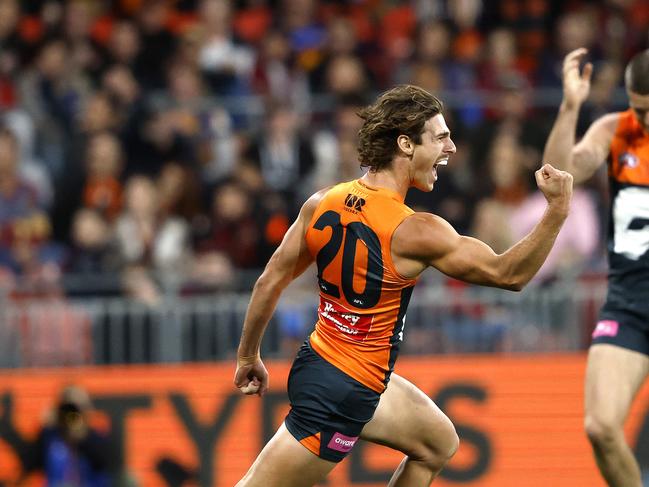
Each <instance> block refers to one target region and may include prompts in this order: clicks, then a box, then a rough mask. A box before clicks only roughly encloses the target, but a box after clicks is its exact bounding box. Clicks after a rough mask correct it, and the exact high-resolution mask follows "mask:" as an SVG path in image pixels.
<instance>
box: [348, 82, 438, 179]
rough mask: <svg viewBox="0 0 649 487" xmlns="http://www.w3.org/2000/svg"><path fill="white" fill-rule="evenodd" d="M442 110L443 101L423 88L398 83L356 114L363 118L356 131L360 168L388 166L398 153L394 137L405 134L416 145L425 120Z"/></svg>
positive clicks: (373, 169) (376, 169)
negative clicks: (361, 124) (359, 127)
mask: <svg viewBox="0 0 649 487" xmlns="http://www.w3.org/2000/svg"><path fill="white" fill-rule="evenodd" d="M439 113H442V102H441V101H439V100H438V99H437V98H436V97H434V96H433V95H431V94H430V93H428V92H427V91H426V90H424V89H422V88H419V87H418V86H413V85H399V86H396V87H395V88H392V89H391V90H389V91H386V92H385V93H383V94H382V95H381V96H380V97H379V98H378V99H377V100H376V102H374V103H373V104H372V105H370V106H368V107H365V108H363V109H362V110H361V111H360V112H359V113H358V115H359V116H360V117H361V118H362V119H363V120H364V122H363V126H362V127H361V129H360V130H359V131H358V158H359V161H360V163H361V167H369V168H370V171H379V170H381V169H383V168H385V167H388V166H389V165H390V163H391V162H392V158H393V157H394V156H395V154H397V152H398V150H399V148H398V146H397V138H398V137H399V136H400V135H407V136H408V137H410V138H411V139H412V141H413V142H414V143H415V144H419V143H421V134H422V132H423V130H424V124H425V123H426V121H427V120H428V119H430V118H431V117H434V116H435V115H437V114H439Z"/></svg>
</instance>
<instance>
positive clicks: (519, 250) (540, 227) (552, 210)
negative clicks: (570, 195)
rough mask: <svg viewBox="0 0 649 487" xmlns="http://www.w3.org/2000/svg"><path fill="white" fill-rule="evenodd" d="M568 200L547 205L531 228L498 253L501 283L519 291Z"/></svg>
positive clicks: (535, 267) (553, 236)
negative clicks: (505, 249) (513, 243)
mask: <svg viewBox="0 0 649 487" xmlns="http://www.w3.org/2000/svg"><path fill="white" fill-rule="evenodd" d="M568 203H569V202H565V203H561V204H554V205H549V206H548V208H547V209H546V210H545V213H544V215H543V218H542V219H541V221H539V223H537V224H536V226H535V227H534V229H533V230H532V231H531V232H530V233H529V234H527V235H526V236H525V237H524V238H523V239H521V240H520V241H519V242H517V243H516V244H515V245H513V246H512V247H511V248H509V249H508V250H507V251H506V252H504V253H503V254H501V255H500V269H501V272H500V274H501V276H503V283H504V285H503V286H501V287H504V288H506V289H510V290H513V291H520V290H521V289H522V288H523V287H524V286H525V285H526V284H527V283H528V282H529V281H530V280H531V279H532V278H533V277H534V276H535V275H536V273H537V272H538V270H539V269H540V268H541V266H542V265H543V262H545V259H546V258H547V256H548V254H549V253H550V250H551V249H552V246H553V245H554V241H555V240H556V238H557V235H558V234H559V231H560V230H561V226H562V225H563V222H564V221H565V220H566V217H567V216H568V209H569V204H568Z"/></svg>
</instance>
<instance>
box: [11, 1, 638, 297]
mask: <svg viewBox="0 0 649 487" xmlns="http://www.w3.org/2000/svg"><path fill="white" fill-rule="evenodd" d="M647 25H649V4H648V3H647V2H645V1H643V0H606V1H598V2H596V1H585V0H581V1H580V0H565V1H560V2H559V1H550V0H521V1H518V0H498V1H497V0H455V1H450V0H447V1H445V0H410V1H399V0H346V1H345V0H339V1H334V0H329V1H327V0H238V1H226V0H175V1H173V0H92V1H91V0H68V1H61V0H45V1H38V0H22V1H20V2H19V1H18V0H0V110H1V116H0V287H2V288H3V289H6V290H8V293H6V294H7V295H9V296H11V297H12V298H13V299H17V300H18V299H22V298H33V297H35V296H36V297H43V296H50V297H59V298H64V297H66V296H98V295H108V296H128V297H130V298H133V299H135V300H138V301H140V302H143V303H148V304H155V303H157V302H160V301H161V300H162V299H163V297H164V296H165V294H166V293H172V294H173V295H175V296H178V295H181V296H185V295H196V294H201V293H213V292H215V291H217V292H218V291H222V290H223V291H248V290H250V288H251V284H252V282H254V278H255V277H256V276H257V275H258V273H259V270H260V268H262V267H263V265H264V264H265V262H266V261H267V259H268V257H269V256H270V255H271V253H272V252H273V250H274V248H275V247H276V246H277V245H278V243H279V242H280V241H281V239H282V236H283V235H284V233H285V232H286V230H287V228H288V226H289V225H290V222H291V221H292V219H293V218H294V217H295V215H296V213H297V211H298V210H299V208H300V206H301V204H302V202H303V201H304V200H305V198H306V197H307V196H308V195H310V194H311V193H312V192H314V191H315V190H317V189H319V188H322V187H324V186H327V185H330V184H332V183H334V182H337V181H341V180H348V179H352V178H355V177H358V176H359V175H360V174H361V171H360V169H359V166H358V161H357V153H356V134H357V131H358V129H359V124H360V119H359V118H358V117H357V116H356V112H357V110H358V109H359V108H360V107H362V106H363V105H365V104H367V103H369V102H371V101H372V100H373V99H374V98H375V97H376V95H377V94H378V93H380V92H381V91H382V90H384V89H387V88H390V87H392V86H394V85H395V84H397V83H413V84H417V85H420V86H422V87H424V88H425V89H427V90H429V91H431V92H433V93H435V94H438V95H439V96H440V97H441V98H442V100H443V101H444V102H445V117H446V118H447V121H448V124H449V126H450V128H451V130H452V132H453V138H454V140H455V142H456V144H457V147H458V149H457V154H456V155H455V156H454V157H453V158H452V159H451V162H450V164H449V166H448V167H445V168H443V169H442V171H441V174H440V180H439V182H438V184H437V186H436V188H435V190H434V192H433V193H432V194H423V193H419V192H417V191H412V193H411V194H410V195H409V199H408V203H409V204H410V205H411V206H412V207H414V208H416V209H423V210H426V211H432V212H435V213H437V214H439V215H441V216H443V217H444V218H446V219H448V220H449V221H450V222H451V223H452V224H453V225H454V226H455V228H456V229H457V230H458V231H459V232H462V233H465V234H470V235H474V236H477V237H478V238H481V239H483V240H484V241H486V242H487V243H489V244H490V245H491V246H492V247H493V248H494V249H495V250H496V251H503V250H505V249H506V248H507V247H508V246H509V245H511V244H512V243H513V242H514V241H516V240H517V239H519V238H520V237H521V236H522V235H524V234H525V233H527V231H528V230H529V229H530V228H531V226H532V225H533V224H534V223H535V221H536V220H537V217H538V216H539V215H540V213H541V212H542V211H543V209H544V200H543V198H542V196H541V195H540V194H539V193H538V192H537V191H535V187H534V183H533V171H534V169H536V168H537V167H538V166H539V164H540V162H541V154H542V150H543V145H544V142H545V139H546V137H547V135H548V133H549V129H550V127H551V124H552V122H553V119H554V116H555V113H556V110H557V108H558V105H559V103H560V100H561V78H560V76H561V62H562V59H563V56H564V55H565V54H566V53H567V52H569V51H570V50H572V49H574V48H577V47H580V46H584V47H587V48H588V49H589V59H590V61H592V62H593V63H594V65H595V74H594V81H593V87H592V91H591V97H590V101H589V103H588V105H587V106H586V107H585V109H584V110H583V112H582V117H581V120H580V127H581V128H580V130H583V128H584V127H585V126H587V125H588V124H589V123H590V122H591V121H592V120H593V119H594V118H596V117H598V116H599V115H601V114H603V113H605V112H607V111H610V110H614V109H624V108H625V106H626V105H625V104H626V98H625V96H624V91H623V89H622V82H621V74H622V71H623V68H624V65H625V63H626V62H627V61H628V59H629V58H630V57H631V56H632V55H633V54H634V53H636V52H637V51H639V50H640V49H644V48H647V45H648V30H647ZM548 162H552V161H548ZM605 183H606V177H605V174H604V173H601V174H600V175H599V176H598V177H596V178H595V179H593V181H591V182H590V183H589V184H588V185H587V186H585V187H582V188H580V189H578V190H577V191H576V193H575V198H574V204H573V210H572V214H571V217H570V218H571V221H570V222H569V223H568V224H567V225H566V226H565V229H564V231H563V232H562V234H561V236H560V238H559V241H558V243H557V248H556V249H555V250H554V251H553V254H552V256H551V257H550V259H549V261H548V262H547V264H546V265H545V266H544V268H543V269H542V271H541V274H540V275H539V277H538V282H541V283H544V282H551V281H552V280H554V279H556V278H557V276H561V275H564V274H582V273H583V272H590V271H594V272H595V273H597V272H600V273H601V272H602V271H603V269H604V268H605V267H604V252H603V248H604V238H603V233H604V232H603V231H602V228H603V225H604V224H605V216H606V211H605V210H604V209H605V207H606V193H605V188H606V184H605Z"/></svg>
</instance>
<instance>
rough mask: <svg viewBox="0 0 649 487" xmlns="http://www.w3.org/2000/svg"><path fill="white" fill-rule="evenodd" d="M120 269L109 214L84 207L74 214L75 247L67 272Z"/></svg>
mask: <svg viewBox="0 0 649 487" xmlns="http://www.w3.org/2000/svg"><path fill="white" fill-rule="evenodd" d="M115 269H116V255H115V249H114V246H113V239H112V232H111V228H110V226H109V225H108V222H107V221H106V219H105V217H104V216H103V215H102V214H101V213H100V212H98V211H96V210H91V209H88V208H83V209H81V210H79V211H77V212H76V213H75V215H74V220H73V223H72V248H71V250H70V254H69V260H68V265H67V271H68V272H72V273H74V274H86V275H102V274H105V273H106V272H107V271H111V270H115Z"/></svg>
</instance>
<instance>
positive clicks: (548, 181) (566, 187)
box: [534, 164, 572, 212]
mask: <svg viewBox="0 0 649 487" xmlns="http://www.w3.org/2000/svg"><path fill="white" fill-rule="evenodd" d="M534 177H535V178H536V185H537V186H538V187H539V189H540V190H541V192H542V193H543V195H544V196H545V199H546V200H548V204H549V205H550V206H555V207H558V208H561V209H565V211H566V212H567V211H568V207H569V206H570V198H572V174H570V173H568V172H566V171H560V170H558V169H555V168H554V167H552V166H551V165H550V164H544V165H543V167H542V168H541V169H539V170H538V171H536V172H535V173H534Z"/></svg>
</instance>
